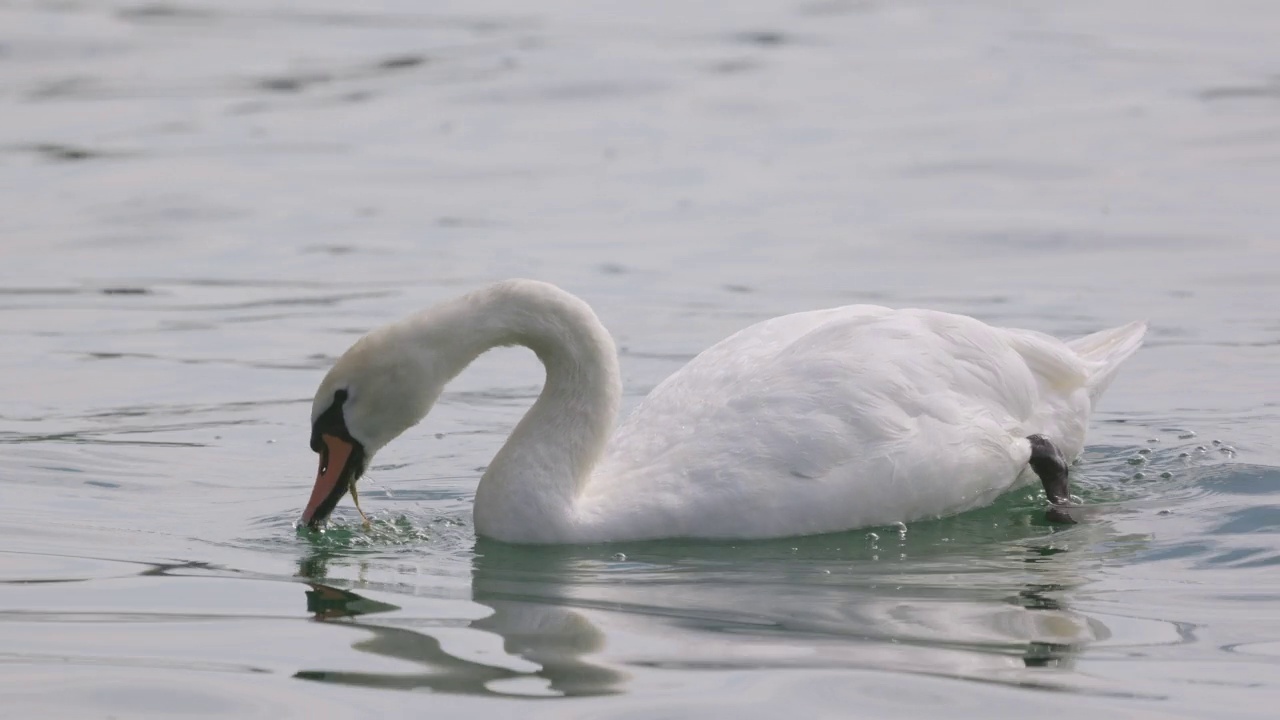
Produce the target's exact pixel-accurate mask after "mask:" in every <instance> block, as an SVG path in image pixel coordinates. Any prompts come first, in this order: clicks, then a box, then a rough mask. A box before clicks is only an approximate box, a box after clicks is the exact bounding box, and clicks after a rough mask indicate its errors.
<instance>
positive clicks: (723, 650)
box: [297, 541, 1120, 697]
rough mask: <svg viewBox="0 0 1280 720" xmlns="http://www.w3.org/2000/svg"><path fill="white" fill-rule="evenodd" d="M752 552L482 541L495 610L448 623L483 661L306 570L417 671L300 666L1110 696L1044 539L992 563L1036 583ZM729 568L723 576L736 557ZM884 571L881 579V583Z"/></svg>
mask: <svg viewBox="0 0 1280 720" xmlns="http://www.w3.org/2000/svg"><path fill="white" fill-rule="evenodd" d="M793 542H794V541H793ZM757 550H759V548H758V547H757V548H751V547H744V548H737V549H733V550H729V551H725V550H722V551H721V552H722V554H723V553H727V554H728V555H729V556H733V555H736V556H737V558H738V559H739V560H740V561H741V562H742V563H744V564H745V563H748V561H756V564H754V565H752V568H751V569H750V572H749V573H747V572H745V570H744V574H742V575H740V576H739V577H738V579H737V580H736V581H735V580H732V579H731V578H730V577H727V576H725V575H724V571H723V569H724V567H725V566H723V565H722V566H721V568H722V572H720V573H719V575H718V578H717V579H716V580H710V581H709V580H708V579H707V576H708V575H710V576H713V577H716V576H717V572H716V571H708V572H700V571H698V570H696V569H695V570H694V571H693V572H690V568H687V567H686V568H675V569H672V568H662V567H659V568H657V569H656V570H654V571H652V572H648V573H644V572H641V573H638V574H637V575H635V576H631V575H628V574H627V573H625V572H607V571H603V570H602V565H607V563H603V562H602V561H601V560H600V559H599V558H598V557H594V558H588V559H586V560H584V559H583V558H582V556H580V555H579V556H576V557H575V555H574V554H573V551H571V550H554V551H553V550H547V549H543V550H528V549H511V548H505V547H504V548H492V547H485V544H484V543H483V542H481V543H480V544H478V545H477V555H476V557H475V558H474V559H473V565H472V585H471V589H472V599H473V600H474V602H476V603H478V604H481V605H484V606H486V607H487V608H490V609H492V614H490V615H488V616H487V617H484V618H482V619H479V620H472V621H458V620H454V621H452V622H451V623H449V624H450V625H452V627H451V628H450V629H451V630H453V631H454V632H456V628H457V627H458V626H460V625H464V624H465V627H466V628H468V629H469V630H474V631H481V632H484V633H490V634H492V635H496V636H498V637H499V638H500V639H501V647H502V650H503V652H504V653H505V656H504V657H492V658H489V657H482V658H480V659H481V660H484V662H481V661H479V660H477V659H475V658H474V653H469V652H466V651H465V650H466V649H464V652H462V653H461V654H466V655H469V656H471V659H468V658H467V657H461V656H460V654H459V652H458V650H459V648H458V646H457V644H456V643H451V642H449V641H448V638H446V642H445V645H446V646H447V647H446V646H442V643H441V639H440V638H437V637H436V636H434V635H433V632H437V631H436V630H433V627H434V628H439V627H441V625H442V623H440V622H435V623H428V624H427V625H428V626H426V627H423V626H422V625H423V624H422V623H418V624H417V626H415V627H405V626H403V624H399V625H398V624H396V622H395V621H389V622H386V623H380V622H379V619H378V614H379V613H382V612H387V611H393V610H398V608H396V607H395V606H392V605H387V604H385V603H381V602H377V601H374V600H372V599H369V598H366V597H363V596H361V595H360V594H358V593H356V592H352V591H350V590H345V589H341V588H338V587H334V586H332V585H329V584H324V583H321V582H318V581H315V580H313V581H312V582H310V583H309V584H308V587H309V589H308V590H307V591H306V595H307V607H308V611H309V612H311V613H312V614H313V615H314V617H315V618H316V620H319V621H326V622H332V621H339V622H342V623H345V624H348V625H354V626H356V627H359V628H360V629H361V630H363V631H365V632H367V633H368V637H366V638H364V639H361V640H360V641H358V642H356V643H355V644H353V645H352V647H353V649H355V650H357V651H360V652H364V653H372V654H375V655H379V656H382V657H384V658H388V659H394V660H399V661H407V662H409V663H413V664H415V665H417V666H419V667H421V668H422V670H421V671H420V672H408V673H403V674H387V673H372V672H370V673H364V672H338V671H324V670H307V671H303V672H299V673H297V677H299V678H305V679H309V680H316V681H323V682H332V683H342V684H351V685H360V686H367V687H379V688H400V689H414V690H421V689H429V690H432V691H436V692H446V693H464V694H478V695H511V694H519V695H526V696H537V695H542V696H553V697H566V696H585V695H605V694H614V693H621V692H624V691H625V690H626V686H627V682H628V679H629V677H630V675H631V674H634V673H637V672H645V671H647V670H648V671H658V670H667V671H680V672H689V671H698V670H759V669H771V668H775V669H804V668H815V669H816V668H821V669H833V668H850V669H875V670H889V671H895V672H908V673H917V674H925V675H934V676H943V677H952V678H961V679H968V680H973V681H981V682H997V683H1004V684H1012V685H1019V686H1024V687H1044V688H1050V689H1054V690H1073V691H1081V692H1095V693H1103V694H1113V693H1116V692H1120V691H1119V690H1118V689H1116V688H1112V687H1109V686H1108V685H1107V683H1106V682H1105V681H1101V680H1098V679H1095V678H1090V677H1088V676H1086V675H1084V674H1082V673H1079V672H1077V671H1076V670H1075V669H1074V667H1073V666H1074V662H1075V659H1076V658H1077V657H1078V656H1079V654H1080V653H1081V651H1082V650H1083V649H1084V648H1086V647H1088V646H1089V645H1091V644H1092V643H1095V642H1098V641H1102V640H1106V639H1108V638H1109V637H1110V631H1109V630H1108V628H1107V627H1106V626H1105V625H1103V623H1101V622H1100V621H1099V620H1098V619H1096V618H1094V617H1089V616H1086V615H1084V614H1082V613H1079V612H1075V611H1073V610H1071V609H1070V608H1068V607H1066V604H1065V601H1064V600H1063V597H1064V596H1065V595H1067V594H1069V592H1070V591H1071V590H1072V589H1073V588H1075V587H1078V586H1079V585H1081V584H1083V582H1084V579H1083V578H1082V577H1080V576H1079V574H1078V573H1077V572H1076V570H1077V568H1076V567H1075V565H1074V564H1073V563H1072V562H1070V561H1069V558H1066V557H1061V556H1059V555H1058V551H1057V550H1055V549H1053V548H1051V547H1034V546H1032V547H1025V546H1024V547H1022V548H1020V549H1019V550H1018V552H1021V553H1025V557H1023V558H1022V559H1021V560H1019V559H1017V558H1013V557H1006V558H1005V561H1006V563H1007V564H1006V566H1005V567H1004V568H1002V571H1007V570H1008V564H1013V565H1021V564H1023V563H1026V565H1027V567H1029V568H1030V569H1031V570H1032V572H1031V573H1030V575H1031V576H1032V577H1034V578H1036V579H1039V580H1043V581H1044V582H1035V583H1027V584H1025V585H1022V586H1020V587H1018V586H1015V587H1009V586H1007V585H1006V586H1004V587H1003V588H1001V587H999V586H998V585H992V584H989V583H988V584H986V585H983V584H981V583H979V584H978V585H973V584H972V578H971V577H968V576H966V575H964V574H956V575H952V576H943V577H939V576H938V575H937V574H932V573H930V574H928V575H924V576H920V577H913V576H911V575H910V574H907V575H896V574H894V573H892V572H889V573H886V572H885V571H884V570H883V569H881V570H873V569H871V568H870V567H869V566H868V567H862V566H858V565H855V566H854V567H853V568H851V571H852V572H853V573H855V574H857V573H859V572H860V573H861V575H860V576H859V577H857V578H855V581H853V582H845V583H843V584H842V583H841V582H840V581H839V580H828V581H823V580H815V575H814V573H815V570H814V567H813V565H812V564H811V563H806V562H804V561H800V562H795V558H794V556H793V557H792V558H790V559H791V560H792V564H791V565H787V564H785V563H777V564H772V565H769V564H766V565H765V566H763V567H765V568H767V569H768V572H766V571H764V570H762V566H761V565H760V564H759V562H758V561H759V554H758V553H757V552H756V551H757ZM711 554H713V555H714V553H711ZM705 557H706V553H703V554H702V555H701V556H700V557H699V559H698V560H699V562H702V561H703V560H705ZM723 559H724V558H713V561H719V560H723ZM730 559H731V560H732V558H730ZM1008 561H1012V562H1011V563H1010V562H1008ZM325 562H326V560H325V559H324V558H322V557H316V556H313V557H310V558H308V559H307V560H306V561H304V563H303V568H302V569H303V570H304V572H305V573H306V574H308V575H310V576H311V577H312V578H317V577H319V578H323V577H324V565H325ZM727 572H730V573H732V572H733V570H732V564H730V566H729V570H728V571H727ZM806 573H807V576H806ZM871 573H879V574H878V575H874V574H871ZM825 577H831V576H825ZM1003 577H1005V579H1007V575H1006V576H1003ZM922 579H928V580H929V582H921V580H922ZM988 579H989V578H988ZM913 580H914V582H915V585H912V584H911V583H912V581H913ZM882 582H883V583H884V584H886V585H888V586H889V587H888V588H887V589H886V588H885V587H878V585H879V584H880V583H882ZM895 583H897V584H896V585H895ZM365 616H371V617H365ZM602 628H603V629H602ZM606 631H607V633H608V635H609V637H610V639H611V640H613V641H614V643H613V645H615V646H616V647H610V648H608V653H607V657H606V656H605V655H604V654H603V653H602V651H604V650H605V649H606V648H605V646H606V643H605V640H606ZM437 634H440V633H438V632H437ZM450 637H456V635H453V636H450ZM637 638H641V639H643V640H644V641H643V642H639V643H637V642H635V641H636V639H637ZM474 644H475V643H473V645H474ZM451 650H452V652H451Z"/></svg>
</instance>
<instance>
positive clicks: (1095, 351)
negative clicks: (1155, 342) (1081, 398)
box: [1067, 320, 1147, 405]
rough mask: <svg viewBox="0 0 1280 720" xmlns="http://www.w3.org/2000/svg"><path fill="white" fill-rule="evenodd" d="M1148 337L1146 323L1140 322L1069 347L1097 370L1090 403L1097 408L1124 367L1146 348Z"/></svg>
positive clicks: (1090, 383) (1091, 376) (1090, 382)
mask: <svg viewBox="0 0 1280 720" xmlns="http://www.w3.org/2000/svg"><path fill="white" fill-rule="evenodd" d="M1146 334H1147V323H1146V321H1144V320H1138V321H1136V322H1131V323H1129V324H1128V325H1121V326H1120V327H1117V328H1111V329H1110V330H1103V331H1101V332H1096V333H1093V334H1092V335H1085V336H1084V337H1082V338H1078V339H1076V340H1072V341H1070V342H1068V343H1067V345H1068V346H1070V347H1071V349H1072V350H1074V351H1076V354H1077V355H1079V356H1080V357H1082V358H1084V359H1085V360H1086V361H1088V362H1089V363H1090V364H1091V365H1093V366H1094V367H1093V368H1092V369H1091V371H1090V372H1089V379H1088V380H1087V381H1086V384H1087V385H1088V387H1089V399H1090V400H1091V401H1092V402H1093V403H1094V404H1095V405H1096V404H1097V402H1098V398H1099V397H1101V396H1102V393H1103V391H1104V390H1106V389H1107V386H1108V385H1110V384H1111V381H1112V380H1113V379H1114V378H1115V376H1116V372H1117V371H1118V370H1119V369H1120V364H1121V363H1123V362H1124V361H1125V359H1127V358H1128V357H1129V356H1130V355H1132V354H1133V353H1134V352H1136V351H1137V350H1138V348H1140V347H1142V338H1143V337H1144V336H1145V335H1146Z"/></svg>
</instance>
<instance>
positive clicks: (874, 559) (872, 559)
mask: <svg viewBox="0 0 1280 720" xmlns="http://www.w3.org/2000/svg"><path fill="white" fill-rule="evenodd" d="M871 562H880V556H879V555H872V556H871Z"/></svg>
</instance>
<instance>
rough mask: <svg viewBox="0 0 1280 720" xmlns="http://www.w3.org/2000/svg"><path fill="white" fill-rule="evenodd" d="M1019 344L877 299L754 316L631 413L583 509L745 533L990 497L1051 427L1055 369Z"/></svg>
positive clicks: (882, 516)
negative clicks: (1047, 389) (1048, 374)
mask: <svg viewBox="0 0 1280 720" xmlns="http://www.w3.org/2000/svg"><path fill="white" fill-rule="evenodd" d="M1054 342H1056V341H1054ZM1032 344H1033V343H1032ZM1059 344H1060V343H1059ZM1015 345H1016V343H1011V342H1010V340H1009V338H1008V337H1007V336H1006V334H1005V331H1003V330H1000V329H997V328H992V327H990V326H987V325H985V324H983V323H981V322H979V321H977V320H974V319H972V318H967V317H963V316H957V315H949V314H946V313H937V312H930V311H919V310H904V311H891V310H887V309H885V308H879V307H875V306H851V307H847V308H836V309H833V310H824V311H817V312H812V313H801V314H798V315H789V316H784V317H780V318H775V319H773V320H770V321H766V322H764V323H761V324H759V325H755V326H752V327H750V328H747V329H746V330H743V331H742V332H740V333H738V334H736V335H734V336H732V337H730V338H728V339H726V340H725V341H723V342H721V343H719V344H717V345H715V346H713V347H711V348H709V349H708V350H707V351H705V352H704V353H702V354H701V355H699V356H698V357H696V358H695V359H694V360H693V361H691V362H690V363H689V365H687V366H686V367H684V368H682V369H681V370H680V371H678V372H677V373H676V374H674V375H672V376H671V377H670V378H668V379H667V380H666V381H664V382H663V383H661V384H660V385H659V386H658V387H657V388H655V389H654V391H653V392H652V393H651V394H650V395H649V396H648V397H647V398H646V399H645V400H644V401H643V402H642V403H641V404H640V405H639V407H637V408H636V410H635V411H634V412H633V413H632V415H631V416H630V417H628V418H627V419H626V420H625V421H624V422H623V423H622V424H621V426H620V427H619V429H618V432H617V435H616V436H615V439H614V441H613V443H612V444H611V446H610V449H609V452H608V455H607V457H606V459H605V461H604V463H603V464H602V466H601V467H600V469H599V472H598V473H597V475H596V478H595V479H594V480H593V482H592V483H591V484H590V485H589V486H588V495H587V497H584V498H583V500H584V503H583V507H584V509H587V510H589V509H590V508H591V507H592V505H593V503H595V504H596V506H598V507H603V506H604V505H608V504H617V503H622V504H626V505H629V506H630V508H629V510H630V513H629V512H628V511H627V509H619V508H616V507H615V508H611V509H610V510H609V511H608V512H607V513H603V514H607V515H608V516H610V517H614V518H618V517H623V518H625V517H628V515H629V514H635V516H636V517H637V523H640V522H644V523H645V524H648V525H651V524H652V523H653V522H654V519H653V518H645V519H644V520H640V518H639V516H640V515H646V514H649V513H653V514H655V515H658V516H662V517H668V518H671V522H673V523H683V524H684V525H685V526H686V527H680V528H668V529H667V530H668V531H672V530H674V531H676V532H680V533H682V534H696V535H721V534H722V535H729V536H732V535H735V534H736V535H743V534H747V535H751V534H767V532H768V528H767V527H765V526H766V525H768V524H774V523H776V524H778V525H779V527H780V528H781V529H782V532H784V533H797V532H821V531H825V530H837V529H842V528H846V527H853V526H858V525H868V524H876V523H891V522H895V521H899V520H902V521H906V520H912V519H917V518H920V517H926V516H931V515H939V514H944V513H949V512H956V511H958V510H963V509H966V508H968V507H975V506H978V505H981V504H983V503H985V502H989V501H990V500H991V499H992V498H993V497H994V496H995V495H996V494H998V493H999V492H1002V491H1004V490H1006V489H1008V487H1010V486H1011V485H1013V484H1014V482H1015V481H1016V480H1017V478H1018V477H1019V474H1020V473H1021V471H1022V469H1023V467H1024V466H1025V463H1026V460H1027V453H1028V450H1027V449H1026V443H1025V442H1024V441H1023V440H1022V438H1024V437H1025V436H1026V435H1028V434H1031V433H1032V432H1038V431H1041V430H1040V429H1038V428H1036V427H1033V425H1034V423H1035V422H1036V420H1037V412H1038V409H1039V407H1040V405H1041V404H1042V403H1041V397H1040V396H1041V387H1042V385H1043V384H1044V382H1045V380H1043V379H1042V378H1041V377H1040V376H1039V374H1038V373H1039V371H1040V370H1041V368H1035V367H1033V365H1034V363H1032V362H1028V360H1027V359H1026V358H1025V357H1024V355H1023V354H1022V352H1020V349H1025V348H1017V347H1015ZM1067 352H1070V351H1069V350H1068V351H1067ZM1050 354H1051V353H1050ZM1044 364H1046V365H1048V364H1050V363H1049V360H1047V359H1046V360H1045V361H1044ZM717 523H718V524H721V525H723V528H722V530H723V532H720V531H718V530H721V528H715V527H711V525H714V524H717ZM753 523H754V525H753Z"/></svg>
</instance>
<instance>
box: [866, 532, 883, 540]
mask: <svg viewBox="0 0 1280 720" xmlns="http://www.w3.org/2000/svg"><path fill="white" fill-rule="evenodd" d="M867 539H868V540H870V541H871V542H875V541H877V540H879V539H880V536H879V535H877V534H875V533H873V532H869V533H867Z"/></svg>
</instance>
